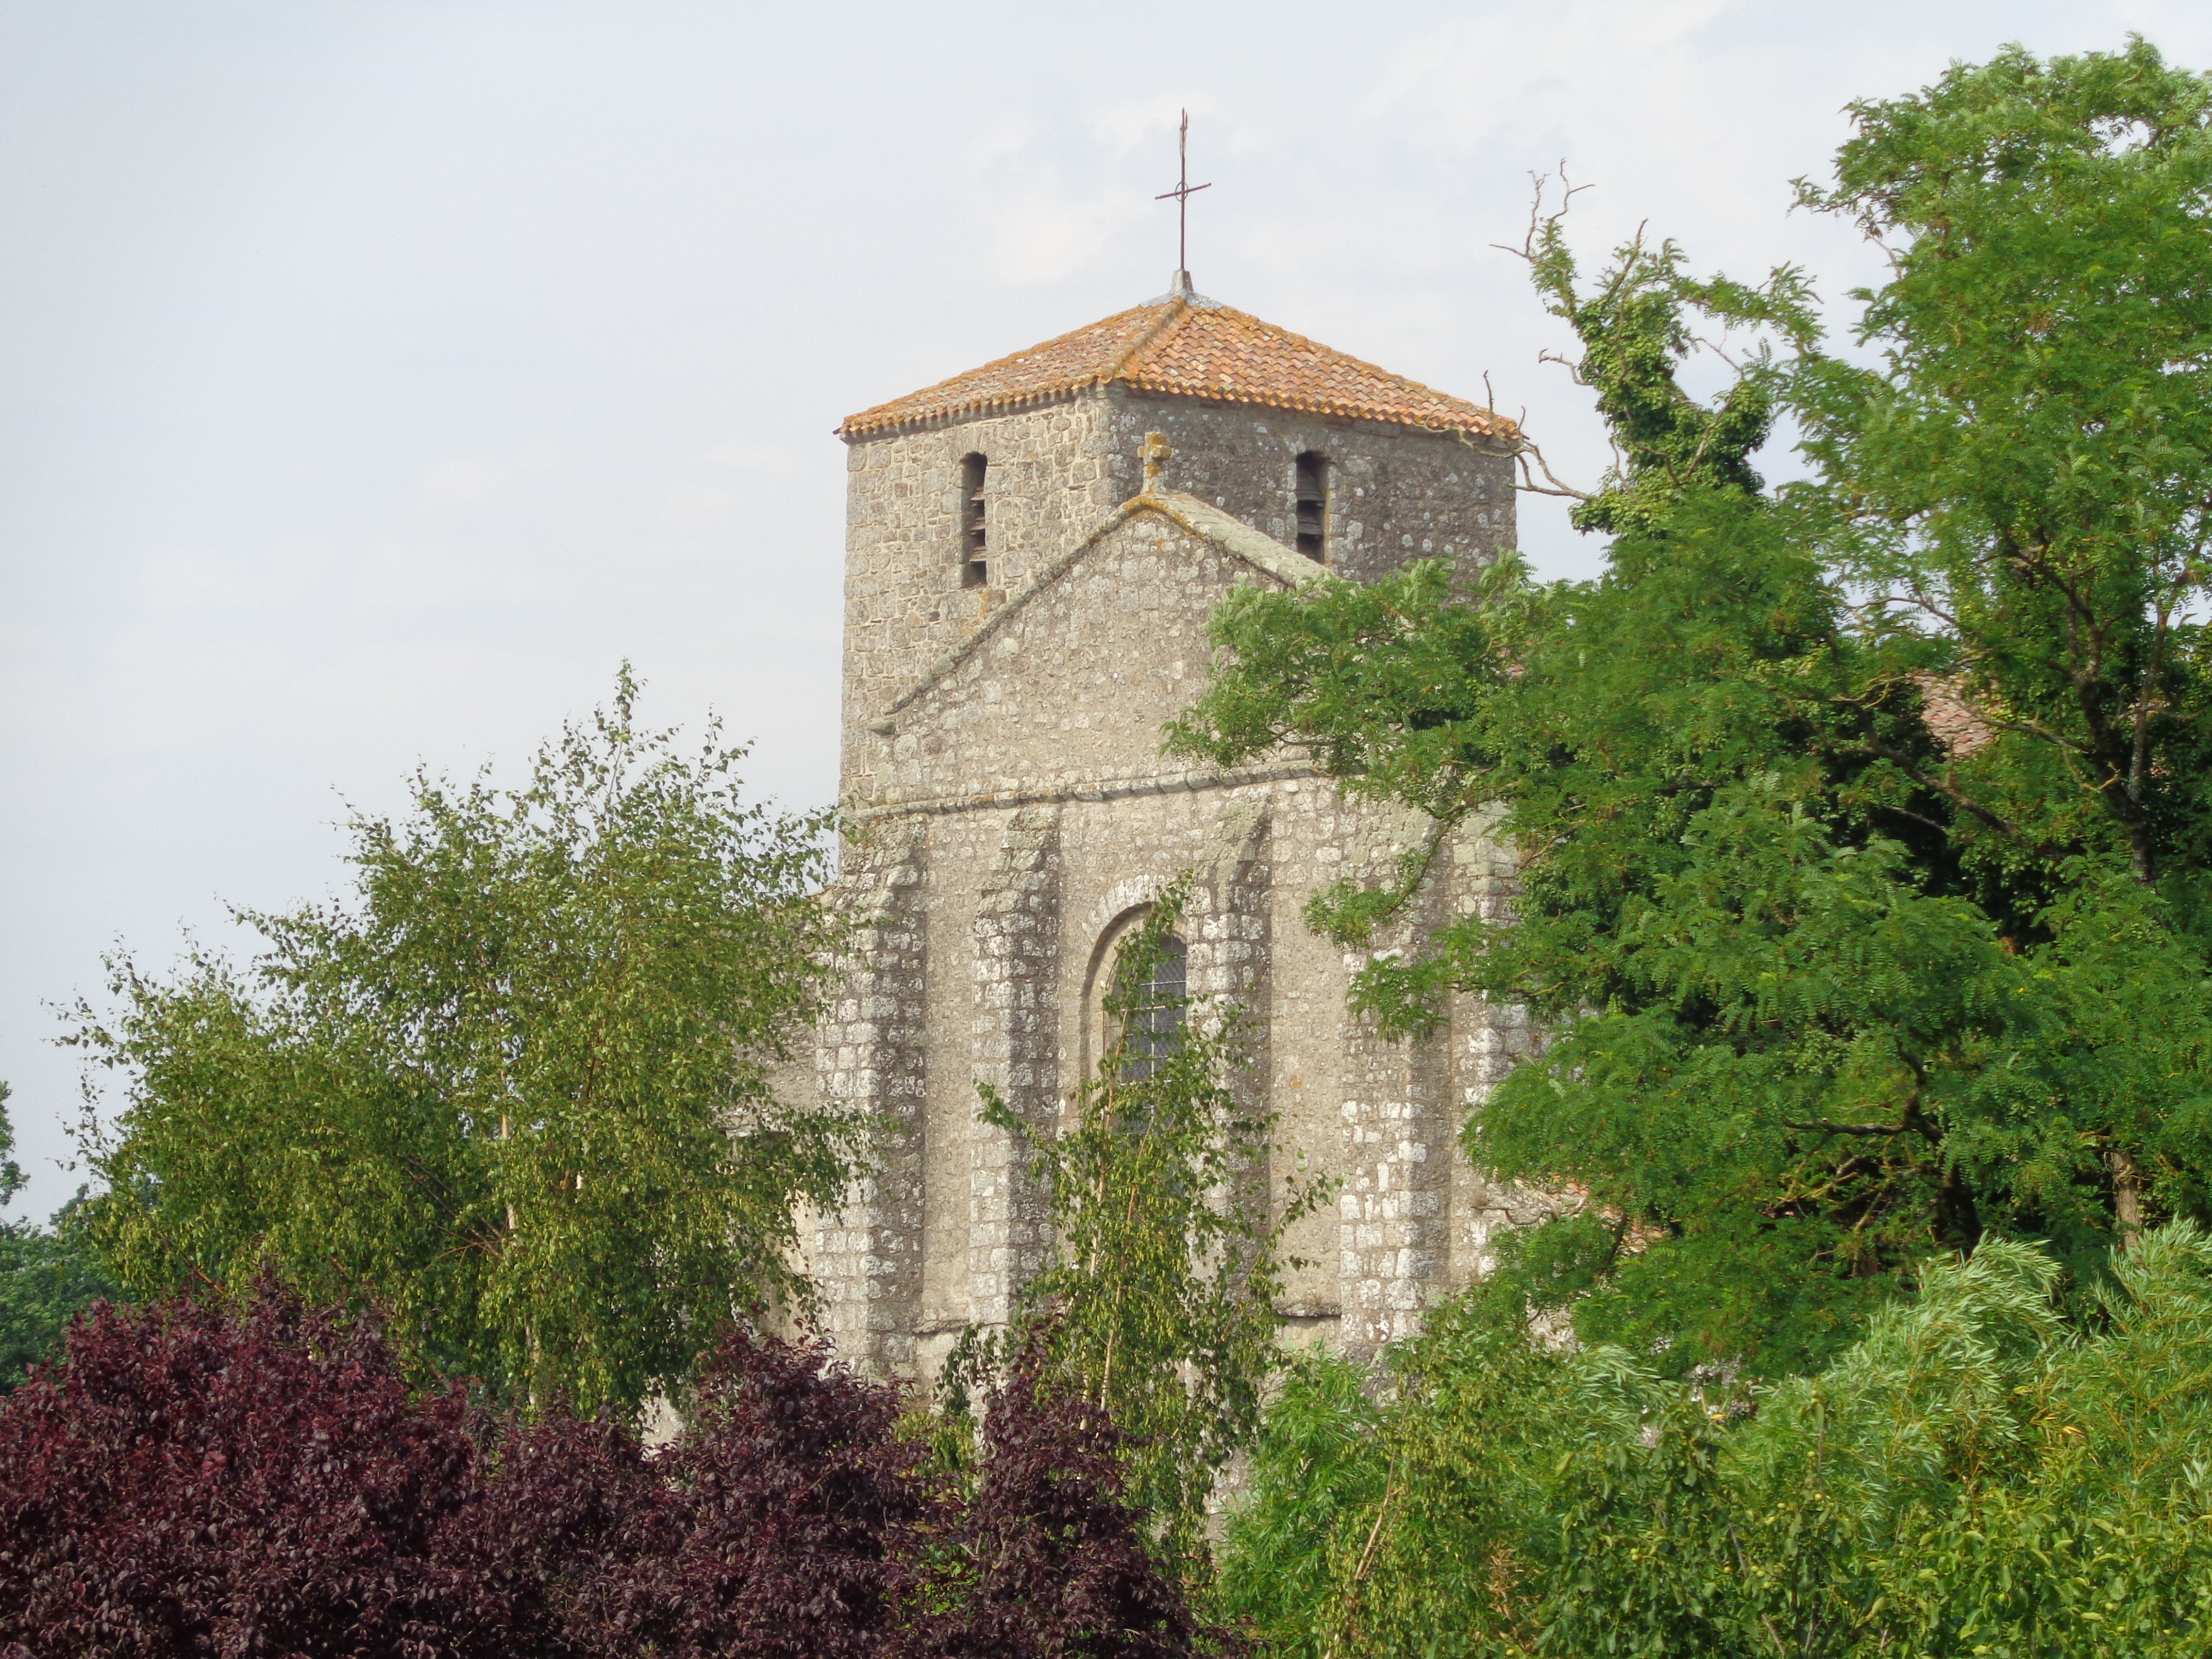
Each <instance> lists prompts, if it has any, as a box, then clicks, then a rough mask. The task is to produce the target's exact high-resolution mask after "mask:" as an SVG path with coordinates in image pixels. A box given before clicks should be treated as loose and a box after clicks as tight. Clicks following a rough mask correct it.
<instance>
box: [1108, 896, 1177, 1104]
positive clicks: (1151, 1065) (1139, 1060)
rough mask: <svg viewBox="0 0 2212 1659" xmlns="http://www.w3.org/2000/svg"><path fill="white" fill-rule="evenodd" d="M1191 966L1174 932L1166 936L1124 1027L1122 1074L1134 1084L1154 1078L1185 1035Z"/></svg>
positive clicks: (1130, 1009)
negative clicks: (1126, 1038)
mask: <svg viewBox="0 0 2212 1659" xmlns="http://www.w3.org/2000/svg"><path fill="white" fill-rule="evenodd" d="M1132 937H1134V936H1132ZM1189 966H1190V952H1189V951H1188V949H1187V948H1186V947H1185V946H1184V945H1183V942H1182V940H1181V939H1177V938H1176V936H1175V935H1174V934H1173V933H1169V934H1166V935H1164V937H1163V938H1162V939H1161V940H1160V950H1159V955H1158V957H1156V958H1154V960H1153V962H1152V968H1151V971H1150V972H1148V973H1147V974H1146V975H1145V980H1144V983H1143V984H1142V985H1141V986H1139V987H1137V996H1136V1000H1135V1001H1134V1002H1133V1004H1132V1005H1131V1006H1130V1008H1129V1012H1128V1015H1127V1022H1128V1023H1127V1026H1126V1027H1125V1028H1124V1029H1125V1031H1126V1033H1127V1037H1128V1046H1127V1049H1126V1050H1125V1052H1126V1053H1127V1055H1128V1060H1127V1063H1126V1064H1125V1065H1124V1066H1122V1068H1121V1074H1122V1075H1123V1076H1124V1077H1126V1078H1128V1079H1130V1080H1132V1081H1133V1082H1141V1081H1143V1080H1144V1079H1146V1078H1148V1077H1150V1076H1151V1075H1152V1073H1153V1072H1155V1071H1156V1070H1158V1066H1159V1062H1160V1061H1161V1060H1164V1059H1165V1058H1167V1056H1168V1055H1170V1054H1173V1053H1174V1052H1175V1046H1176V1038H1178V1037H1179V1036H1181V1035H1182V1019H1183V1009H1184V1007H1185V1006H1186V1002H1187V999H1188V993H1189V982H1190V975H1189V971H1188V970H1189Z"/></svg>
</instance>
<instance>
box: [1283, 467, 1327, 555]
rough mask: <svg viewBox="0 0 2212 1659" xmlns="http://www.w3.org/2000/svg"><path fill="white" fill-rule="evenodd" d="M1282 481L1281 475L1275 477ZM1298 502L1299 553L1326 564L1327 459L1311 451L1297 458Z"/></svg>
mask: <svg viewBox="0 0 2212 1659" xmlns="http://www.w3.org/2000/svg"><path fill="white" fill-rule="evenodd" d="M1275 476H1276V477H1282V474H1281V473H1277V474H1276V475H1275ZM1297 515H1298V551H1299V552H1301V553H1303V554H1304V555H1305V556H1306V557H1308V558H1310V559H1313V560H1316V561H1321V562H1326V561H1327V559H1328V457H1327V456H1325V455H1321V454H1317V453H1315V452H1314V451H1312V450H1308V451H1307V452H1306V453H1304V454H1303V455H1301V456H1299V457H1298V471H1297Z"/></svg>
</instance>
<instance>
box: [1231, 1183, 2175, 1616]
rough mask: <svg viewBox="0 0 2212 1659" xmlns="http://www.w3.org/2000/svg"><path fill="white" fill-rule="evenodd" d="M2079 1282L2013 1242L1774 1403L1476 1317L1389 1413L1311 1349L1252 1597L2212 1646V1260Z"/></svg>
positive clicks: (1276, 1608) (1241, 1531)
mask: <svg viewBox="0 0 2212 1659" xmlns="http://www.w3.org/2000/svg"><path fill="white" fill-rule="evenodd" d="M2062 1273H2063V1269H2062V1268H2061V1267H2060V1264H2059V1263H2058V1262H2057V1261H2055V1260H2054V1259H2052V1258H2051V1256H2050V1255H2047V1254H2045V1253H2044V1252H2041V1251H2039V1250H2037V1249H2033V1247H2030V1246H2028V1245H2025V1244H2022V1243H2016V1242H2015V1241H2011V1240H2005V1239H1996V1238H1992V1239H1990V1240H1988V1241H1986V1242H1985V1243H1984V1244H1983V1245H1982V1247H1981V1248H1980V1249H1978V1250H1977V1251H1976V1252H1975V1253H1974V1255H1973V1256H1972V1259H1971V1260H1967V1261H1960V1260H1959V1259H1957V1258H1948V1259H1937V1260H1935V1261H1929V1262H1928V1263H1925V1264H1923V1271H1922V1273H1921V1275H1920V1279H1921V1288H1920V1290H1919V1291H1918V1292H1917V1294H1915V1295H1913V1296H1911V1297H1908V1298H1904V1299H1900V1300H1899V1301H1898V1302H1896V1303H1893V1304H1891V1305H1889V1306H1888V1307H1887V1308H1885V1309H1884V1310H1881V1312H1880V1313H1878V1314H1877V1315H1876V1316H1875V1317H1874V1319H1873V1321H1872V1322H1871V1324H1870V1328H1869V1330H1868V1331H1867V1333H1866V1334H1865V1336H1864V1338H1863V1340H1861V1341H1860V1342H1858V1343H1857V1344H1856V1345H1854V1346H1852V1347H1851V1348H1850V1349H1848V1350H1846V1351H1844V1352H1842V1353H1841V1354H1839V1355H1838V1357H1837V1358H1836V1359H1835V1360H1834V1362H1833V1363H1832V1364H1830V1365H1828V1366H1827V1367H1826V1368H1825V1369H1823V1370H1820V1371H1818V1372H1816V1373H1814V1375H1812V1376H1807V1377H1802V1378H1797V1379H1794V1380H1792V1381H1790V1382H1788V1383H1784V1384H1781V1385H1779V1386H1778V1387H1777V1388H1775V1389H1771V1390H1768V1391H1765V1392H1763V1393H1762V1394H1761V1395H1759V1397H1758V1399H1757V1401H1756V1402H1755V1403H1756V1406H1757V1410H1756V1411H1755V1412H1743V1411H1735V1410H1729V1409H1723V1408H1718V1407H1717V1406H1716V1402H1715V1401H1714V1400H1713V1399H1712V1397H1711V1395H1710V1394H1708V1393H1707V1392H1705V1391H1703V1390H1701V1389H1698V1388H1696V1387H1694V1386H1690V1385H1686V1384H1684V1383H1679V1382H1673V1381H1669V1380H1668V1379H1667V1378H1665V1377H1664V1376H1662V1375H1661V1374H1660V1373H1659V1370H1658V1369H1657V1368H1656V1366H1654V1365H1653V1364H1651V1363H1650V1360H1649V1359H1648V1358H1641V1357H1638V1356H1635V1355H1632V1354H1630V1353H1627V1352H1625V1351H1623V1350H1620V1349H1618V1348H1611V1347H1597V1348H1590V1349H1584V1350H1581V1351H1573V1350H1568V1349H1563V1348H1561V1347H1559V1346H1557V1345H1556V1344H1554V1343H1551V1342H1548V1341H1546V1340H1542V1338H1541V1336H1540V1335H1539V1334H1538V1333H1536V1332H1534V1331H1533V1330H1532V1329H1531V1328H1529V1326H1528V1323H1527V1320H1526V1316H1525V1310H1524V1308H1523V1306H1522V1304H1520V1303H1519V1302H1518V1300H1517V1298H1516V1297H1511V1296H1510V1295H1504V1296H1501V1295H1490V1296H1486V1297H1482V1296H1479V1297H1470V1298H1467V1299H1465V1300H1463V1301H1462V1302H1461V1303H1459V1304H1456V1305H1455V1306H1454V1307H1453V1308H1451V1309H1449V1310H1447V1311H1446V1312H1445V1313H1444V1315H1443V1316H1442V1317H1440V1318H1439V1319H1437V1320H1436V1321H1435V1322H1432V1323H1431V1327H1430V1328H1429V1329H1428V1330H1426V1331H1425V1332H1424V1334H1422V1335H1421V1336H1420V1337H1419V1339H1418V1340H1415V1341H1414V1342H1413V1343H1411V1344H1408V1345H1407V1346H1404V1347H1403V1348H1401V1349H1400V1350H1398V1351H1397V1352H1395V1354H1394V1356H1393V1360H1394V1368H1393V1373H1392V1376H1391V1379H1390V1382H1391V1388H1390V1389H1389V1394H1388V1396H1387V1397H1386V1398H1385V1399H1384V1400H1383V1401H1379V1402H1378V1401H1376V1400H1374V1399H1373V1398H1371V1397H1370V1395H1367V1394H1365V1393H1363V1391H1362V1390H1361V1389H1360V1387H1359V1383H1360V1381H1361V1379H1360V1378H1358V1376H1357V1375H1356V1374H1355V1373H1354V1372H1353V1370H1352V1368H1350V1367H1349V1366H1347V1365H1346V1364H1344V1363H1343V1362H1341V1361H1338V1360H1334V1359H1332V1358H1326V1357H1322V1356H1320V1355H1312V1356H1308V1357H1306V1358H1304V1359H1303V1360H1302V1361H1301V1362H1300V1364H1299V1365H1298V1367H1297V1370H1296V1371H1295V1372H1294V1373H1293V1375H1292V1376H1291V1379H1290V1380H1289V1382H1288V1383H1287V1385H1286V1386H1285V1389H1283V1390H1282V1393H1281V1395H1280V1397H1279V1400H1278V1401H1277V1402H1276V1404H1275V1405H1274V1407H1273V1409H1272V1410H1271V1411H1270V1413H1269V1416H1268V1419H1267V1425H1266V1427H1265V1430H1264V1431H1263V1433H1262V1435H1261V1443H1260V1449H1259V1451H1258V1454H1257V1455H1256V1456H1255V1460H1254V1469H1253V1477H1252V1480H1251V1483H1250V1486H1249V1490H1248V1492H1247V1494H1246V1496H1245V1498H1243V1501H1242V1502H1241V1503H1240V1504H1238V1505H1237V1508H1236V1509H1235V1510H1233V1511H1232V1513H1231V1516H1230V1519H1229V1523H1228V1527H1227V1533H1226V1538H1225V1545H1224V1550H1223V1567H1222V1590H1223V1595H1224V1598H1225V1601H1227V1602H1228V1604H1229V1606H1230V1607H1231V1609H1233V1610H1234V1611H1235V1612H1237V1613H1241V1614H1243V1615H1244V1616H1246V1617H1248V1618H1249V1619H1250V1620H1252V1621H1253V1622H1254V1624H1255V1626H1256V1627H1257V1630H1258V1632H1259V1634H1260V1635H1261V1637H1262V1638H1263V1639H1265V1640H1266V1641H1267V1644H1268V1645H1269V1647H1270V1648H1271V1649H1272V1650H1274V1651H1278V1652H1280V1653H1283V1654H1285V1655H1295V1656H1302V1659H1321V1656H1323V1655H1332V1654H1333V1655H1339V1656H1346V1659H1350V1656H1354V1655H1364V1654H1370V1653H1375V1654H1381V1653H1429V1654H1437V1655H1466V1656H1470V1659H1472V1656H1489V1655H1496V1656H1501V1659H1502V1656H1505V1655H1522V1654H1531V1653H1534V1654H1544V1655H1560V1656H1566V1655H1582V1654H1591V1653H1619V1654H1632V1655H1640V1656H1650V1659H1659V1656H1680V1659H1693V1656H1694V1659H1731V1656H1742V1659H1753V1656H1769V1659H1771V1656H1774V1655H1778V1654H1789V1655H1799V1656H1805V1659H1861V1656H1863V1659H1875V1656H1878V1655H1893V1654H1899V1653H1910V1654H1926V1655H1930V1656H1938V1655H1941V1656H1953V1655H1955V1656H1960V1659H1965V1656H1970V1655H1971V1656H2007V1659H2030V1656H2033V1659H2075V1656H2079V1659H2123V1656H2136V1655H2142V1656H2152V1655H2157V1656H2167V1655H2171V1656H2176V1659H2179V1656H2181V1655H2187V1654H2199V1653H2202V1652H2203V1651H2204V1650H2205V1644H2206V1642H2207V1640H2208V1638H2212V1521H2208V1519H2207V1515H2206V1504H2205V1484H2206V1478H2207V1477H2206V1471H2205V1468H2204V1464H2203V1452H2202V1447H2203V1435H2204V1434H2205V1433H2206V1431H2208V1429H2212V1421H2208V1415H2209V1414H2212V1388H2208V1384H2212V1239H2208V1237H2207V1236H2206V1235H2205V1234H2204V1233H2203V1232H2202V1231H2199V1230H2197V1229H2196V1228H2195V1227H2193V1226H2192V1225H2190V1224H2187V1223H2173V1224H2169V1225H2167V1226H2166V1227H2164V1228H2160V1229H2156V1230H2153V1231H2150V1232H2148V1233H2146V1234H2145V1235H2144V1236H2143V1237H2142V1239H2141V1240H2140V1241H2139V1242H2138V1245H2137V1248H2136V1249H2134V1250H2132V1251H2124V1252H2120V1253H2118V1254H2117V1255H2115V1257H2114V1259H2113V1261H2112V1272H2111V1274H2110V1276H2109V1277H2108V1279H2106V1281H2105V1286H2104V1289H2103V1291H2102V1292H2101V1294H2100V1296H2099V1297H2097V1298H2096V1303H2095V1305H2094V1306H2093V1308H2091V1309H2088V1310H2086V1311H2087V1314H2088V1316H2087V1317H2086V1318H2082V1319H2080V1320H2071V1319H2068V1318H2066V1317H2064V1316H2062V1315H2061V1314H2060V1313H2058V1312H2057V1310H2055V1308H2054V1306H2053V1297H2052V1291H2053V1289H2054V1287H2055V1285H2056V1283H2057V1280H2058V1279H2059V1278H2060V1277H2061V1275H2062Z"/></svg>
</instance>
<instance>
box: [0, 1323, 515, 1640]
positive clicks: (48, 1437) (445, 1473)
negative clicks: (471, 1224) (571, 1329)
mask: <svg viewBox="0 0 2212 1659" xmlns="http://www.w3.org/2000/svg"><path fill="white" fill-rule="evenodd" d="M478 1479H479V1477H478V1446H477V1437H476V1435H475V1433H474V1424H473V1422H472V1419H471V1412H470V1409H469V1407H468V1405H467V1403H466V1402H465V1401H464V1400H463V1399H462V1398H461V1397H460V1395H459V1394H458V1393H455V1394H449V1395H443V1396H438V1397H434V1398H431V1399H428V1400H421V1399H416V1398H410V1395H409V1392H408V1389H407V1388H406V1386H405V1383H404V1380H403V1379H402V1377H401V1376H400V1374H399V1371H398V1367H397V1366H396V1365H395V1364H394V1363H393V1361H392V1354H391V1352H390V1350H389V1349H388V1348H387V1347H386V1345H385V1344H384V1343H383V1341H382V1340H380V1338H379V1337H378V1336H377V1335H376V1334H375V1333H374V1332H373V1331H370V1330H366V1329H362V1328H348V1327H346V1326H343V1325H342V1324H340V1323H339V1322H336V1321H334V1320H332V1319H331V1318H330V1317H328V1316H322V1315H317V1314H313V1313H309V1312H307V1311H306V1310H303V1309H302V1308H301V1306H300V1305H299V1304H297V1303H296V1302H295V1301H293V1300H292V1299H291V1298H289V1297H286V1296H284V1295H283V1294H281V1293H279V1292H276V1291H273V1290H270V1289H266V1288H264V1291H263V1293H262V1294H261V1295H259V1296H258V1297H257V1298H256V1299H255V1300H254V1302H253V1304H252V1306H251V1307H250V1308H249V1309H248V1310H246V1312H245V1314H244V1315H243V1316H240V1317H238V1318H235V1319H234V1318H231V1317H229V1316H225V1315H223V1314H222V1313H218V1312H215V1311H211V1310H207V1309H204V1308H201V1307H198V1306H196V1305H194V1304H191V1303H189V1302H186V1303H178V1304H170V1305H168V1306H166V1307H161V1308H149V1309H133V1310H116V1309H113V1308H110V1307H108V1306H106V1304H100V1306H99V1307H97V1308H96V1309H95V1310H94V1312H93V1314H92V1316H90V1318H89V1319H88V1320H87V1321H86V1322H83V1323H82V1324H81V1325H80V1326H78V1327H77V1328H76V1330H75V1331H74V1332H73V1333H72V1334H71V1335H70V1338H69V1342H68V1347H67V1350H66V1353H65V1356H64V1359H63V1360H62V1362H61V1363H60V1364H59V1365H58V1366H56V1367H52V1368H49V1369H47V1370H46V1371H44V1372H43V1373H42V1374H40V1375H39V1376H35V1377H34V1378H33V1380H32V1381H31V1382H30V1383H27V1384H25V1385H24V1386H23V1387H22V1388H21V1389H18V1390H16V1392H15V1395H13V1396H11V1397H10V1398H9V1401H7V1403H6V1405H5V1407H3V1408H0V1654H5V1655H6V1656H8V1659H32V1656H37V1659H60V1656H64V1655H75V1654H87V1655H90V1654H100V1655H131V1656H137V1655H143V1656H146V1659H174V1656H178V1655H183V1654H224V1655H228V1654H258V1653H270V1654H293V1653H317V1654H321V1653H331V1654H337V1653H344V1654H360V1655H362V1656H382V1655H387V1654H388V1655H394V1656H409V1659H412V1656H416V1655H427V1654H431V1653H437V1654H453V1655H471V1654H478V1653H481V1654H485V1655H490V1654H494V1653H501V1652H504V1651H506V1650H507V1646H506V1637H507V1632H508V1630H509V1629H510V1627H511V1622H512V1621H511V1618H510V1610H509V1608H508V1607H507V1605H506V1603H505V1601H504V1598H502V1597H501V1595H499V1594H498V1593H497V1591H496V1590H495V1589H494V1588H493V1587H492V1586H491V1585H489V1583H486V1582H485V1580H484V1578H483V1575H481V1574H480V1573H477V1572H475V1571H471V1570H469V1569H468V1568H467V1567H465V1566H464V1565H455V1564H449V1563H445V1562H441V1560H440V1559H438V1557H439V1555H440V1553H441V1552H440V1551H439V1549H438V1547H437V1541H438V1539H439V1537H440V1534H441V1531H442V1530H443V1529H444V1528H446V1527H447V1524H448V1523H449V1522H451V1521H453V1519H454V1518H455V1517H456V1516H458V1515H459V1513H460V1512H461V1511H462V1510H465V1508H466V1506H467V1505H468V1504H470V1502H471V1499H472V1498H473V1497H474V1495H475V1493H476V1491H477V1485H478Z"/></svg>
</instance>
